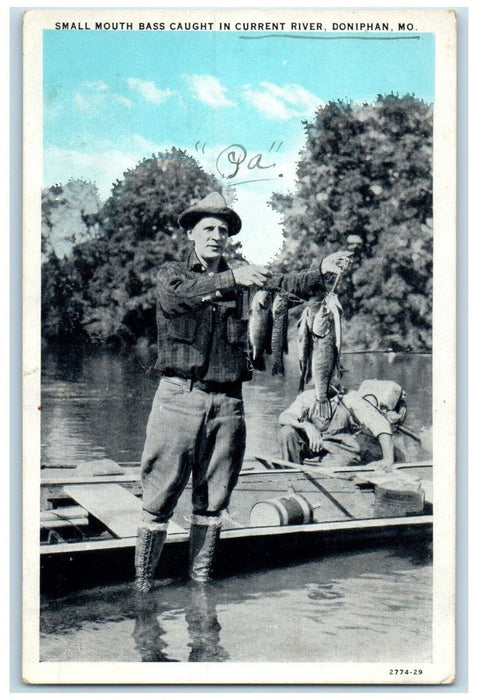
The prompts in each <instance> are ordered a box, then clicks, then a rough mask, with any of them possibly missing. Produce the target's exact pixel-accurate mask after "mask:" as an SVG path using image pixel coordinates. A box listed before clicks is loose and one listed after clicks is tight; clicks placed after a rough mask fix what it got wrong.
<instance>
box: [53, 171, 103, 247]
mask: <svg viewBox="0 0 478 700" xmlns="http://www.w3.org/2000/svg"><path fill="white" fill-rule="evenodd" d="M101 205H102V203H101V200H100V196H99V193H98V188H97V187H96V185H94V184H93V183H91V182H86V181H85V180H78V179H71V180H68V182H67V183H66V184H65V185H61V184H60V185H59V184H56V185H52V186H51V187H48V188H47V189H45V190H43V192H42V253H43V256H44V259H45V258H47V257H48V255H49V254H51V253H54V254H55V255H56V256H58V257H59V258H62V257H64V256H65V255H70V253H71V250H72V248H73V246H74V245H77V244H78V243H82V242H83V241H86V240H89V239H90V238H92V237H93V236H94V235H96V234H97V233H98V219H97V215H98V212H99V210H100V208H101Z"/></svg>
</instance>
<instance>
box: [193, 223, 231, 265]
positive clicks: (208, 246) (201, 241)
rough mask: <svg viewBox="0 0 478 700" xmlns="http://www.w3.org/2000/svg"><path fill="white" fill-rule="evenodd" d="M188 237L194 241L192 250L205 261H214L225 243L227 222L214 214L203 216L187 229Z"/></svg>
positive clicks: (219, 255)
mask: <svg viewBox="0 0 478 700" xmlns="http://www.w3.org/2000/svg"><path fill="white" fill-rule="evenodd" d="M187 235H188V238H189V240H190V241H192V242H193V243H194V250H195V251H196V255H197V256H198V257H199V258H202V260H204V261H205V262H214V260H217V258H219V257H221V255H222V253H223V251H224V248H225V247H226V244H227V239H228V229H227V224H226V222H225V221H223V220H222V219H218V218H216V217H215V216H207V217H206V216H205V217H204V218H203V219H200V220H199V221H198V222H197V224H196V225H195V226H194V227H193V228H192V229H189V231H188V234H187Z"/></svg>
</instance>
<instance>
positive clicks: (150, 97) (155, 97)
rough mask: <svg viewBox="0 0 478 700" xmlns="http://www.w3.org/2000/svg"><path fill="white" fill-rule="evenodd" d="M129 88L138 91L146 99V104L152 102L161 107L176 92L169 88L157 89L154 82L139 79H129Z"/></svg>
mask: <svg viewBox="0 0 478 700" xmlns="http://www.w3.org/2000/svg"><path fill="white" fill-rule="evenodd" d="M126 82H127V83H128V87H130V88H131V89H132V90H136V91H137V92H139V94H140V95H141V96H142V97H144V99H145V100H146V102H152V103H153V104H155V105H160V104H162V103H163V102H166V100H169V98H170V97H171V96H172V95H174V92H173V91H172V90H170V89H169V88H166V90H160V89H159V88H157V87H156V85H155V84H154V82H153V81H152V80H140V79H139V78H127V80H126Z"/></svg>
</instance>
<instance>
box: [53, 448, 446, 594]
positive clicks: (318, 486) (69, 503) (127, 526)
mask: <svg viewBox="0 0 478 700" xmlns="http://www.w3.org/2000/svg"><path fill="white" fill-rule="evenodd" d="M379 492H380V493H381V495H382V501H381V504H379V502H378V494H379ZM140 496H141V485H140V482H139V467H138V465H132V464H126V465H118V464H115V463H114V462H111V460H101V461H99V462H98V461H96V462H90V463H86V464H82V465H78V466H76V467H75V468H66V469H65V468H64V467H63V468H57V467H51V468H43V469H42V479H41V497H42V505H41V517H40V531H41V536H40V557H41V591H42V593H52V594H58V593H59V592H66V591H69V590H72V589H75V588H83V587H89V586H93V585H99V584H106V583H113V582H118V581H121V580H129V579H132V578H133V575H134V548H135V542H136V530H137V526H138V521H139V518H140V511H141V500H140ZM190 496H191V494H190V486H189V485H188V486H187V487H186V490H185V492H184V493H183V495H182V496H181V498H180V500H179V503H178V506H177V508H176V510H175V514H174V521H171V522H170V524H169V527H168V537H167V541H166V544H165V551H164V553H163V556H162V559H161V567H160V569H161V575H163V576H181V575H184V574H185V567H186V562H187V547H188V530H189V518H190V508H191V506H190V504H191V498H190ZM389 496H391V500H390V498H388V497H389ZM407 498H408V501H407ZM410 498H412V501H413V503H412V505H411V506H410V503H411V501H410ZM387 499H388V500H387ZM394 499H395V500H394ZM397 499H398V500H397ZM417 499H418V501H420V499H421V503H418V505H417ZM432 500H433V498H432V465H431V463H428V462H420V463H413V464H412V463H407V464H397V465H394V469H393V472H392V473H389V474H384V473H383V472H378V471H376V470H374V469H372V468H369V467H367V466H360V467H357V466H354V467H327V468H325V467H320V466H316V465H310V464H304V465H298V464H293V463H290V462H284V461H283V460H279V459H276V458H269V457H256V459H255V460H254V461H249V462H246V463H245V465H244V468H243V471H242V472H241V474H240V477H239V482H238V485H237V486H236V488H235V490H234V492H233V495H232V498H231V503H230V506H229V508H228V510H227V512H226V514H225V517H224V523H223V530H222V533H221V539H220V545H219V555H218V571H217V574H218V575H219V576H224V575H230V574H232V573H235V572H239V571H247V570H253V569H257V568H263V567H271V566H274V565H284V564H287V563H292V562H297V561H300V560H304V558H307V557H316V556H319V555H321V554H324V553H330V552H333V551H338V550H339V551H340V550H342V551H343V550H346V549H351V548H354V547H359V546H361V547H364V546H377V545H384V544H386V543H390V542H391V541H392V542H394V543H397V542H405V541H406V540H409V539H410V538H414V539H419V540H422V541H424V542H429V541H430V537H431V534H432ZM407 503H408V505H407ZM397 504H398V510H397ZM378 505H380V508H378Z"/></svg>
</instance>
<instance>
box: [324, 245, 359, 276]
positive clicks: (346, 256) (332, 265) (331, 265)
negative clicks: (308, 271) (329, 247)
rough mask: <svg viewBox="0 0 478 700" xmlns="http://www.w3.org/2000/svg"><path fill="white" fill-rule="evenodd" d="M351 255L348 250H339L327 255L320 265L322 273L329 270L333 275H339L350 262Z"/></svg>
mask: <svg viewBox="0 0 478 700" xmlns="http://www.w3.org/2000/svg"><path fill="white" fill-rule="evenodd" d="M352 255H353V253H352V251H350V250H339V251H338V252H337V253H332V254H331V255H327V257H326V258H324V259H323V260H322V263H321V265H320V270H321V272H322V274H323V275H325V274H326V273H327V272H331V273H332V274H334V275H340V274H341V273H342V272H345V271H346V270H347V269H348V267H349V265H350V263H351V262H352V260H351V256H352Z"/></svg>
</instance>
